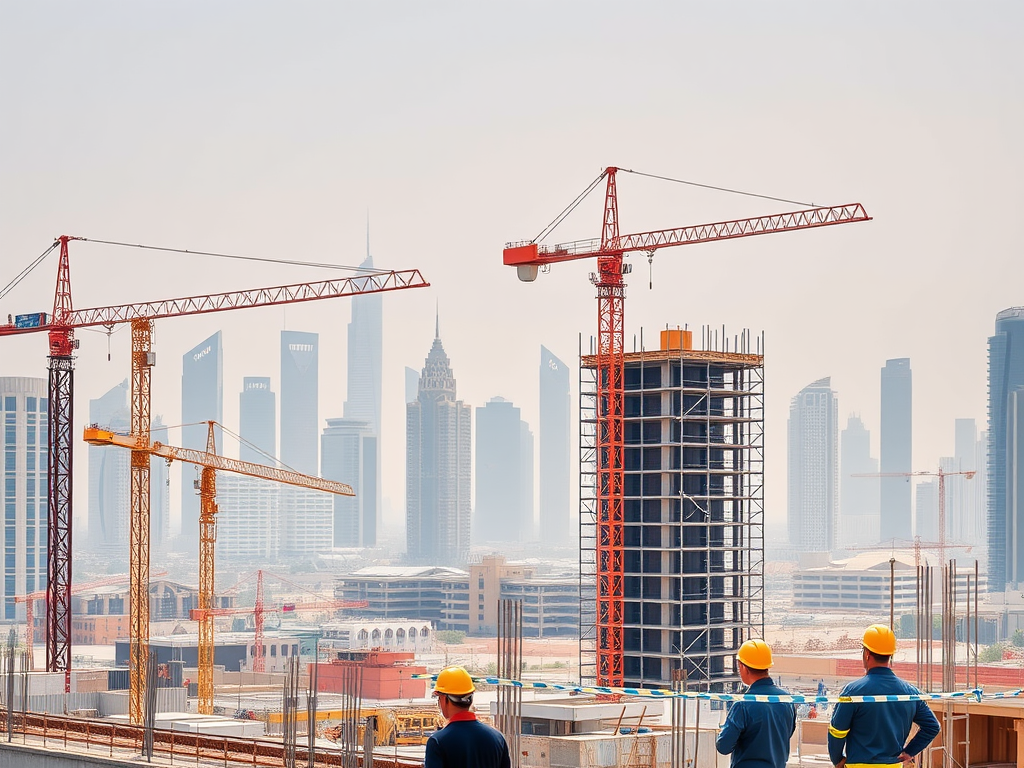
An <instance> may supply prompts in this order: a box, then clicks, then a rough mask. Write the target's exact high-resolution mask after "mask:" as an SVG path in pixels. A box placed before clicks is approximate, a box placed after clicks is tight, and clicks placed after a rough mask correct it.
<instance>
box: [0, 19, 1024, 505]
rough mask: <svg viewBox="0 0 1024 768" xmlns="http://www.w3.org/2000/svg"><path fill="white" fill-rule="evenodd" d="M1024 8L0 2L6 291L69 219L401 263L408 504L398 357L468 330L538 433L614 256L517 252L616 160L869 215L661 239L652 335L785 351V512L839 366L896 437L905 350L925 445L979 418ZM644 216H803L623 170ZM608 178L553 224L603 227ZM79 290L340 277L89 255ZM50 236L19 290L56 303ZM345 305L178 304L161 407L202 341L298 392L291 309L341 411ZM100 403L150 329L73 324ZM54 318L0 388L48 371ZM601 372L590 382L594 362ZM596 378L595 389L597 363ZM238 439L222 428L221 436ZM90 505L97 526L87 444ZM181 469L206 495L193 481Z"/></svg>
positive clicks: (1012, 220)
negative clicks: (793, 441) (796, 464)
mask: <svg viewBox="0 0 1024 768" xmlns="http://www.w3.org/2000/svg"><path fill="white" fill-rule="evenodd" d="M1022 35H1024V6H1022V5H1021V4H1020V3H1014V2H1005V3H995V2H990V3H937V2H919V3H899V2H884V3H883V2H876V3H857V4H853V5H851V4H849V3H822V2H802V3H778V2H773V3H764V2H734V3H714V4H712V3H690V2H663V3H654V2H629V3H626V2H619V3H599V2H586V3H584V2H573V3H570V2H561V3H559V2H544V3H540V2H537V3H528V2H518V3H439V2H431V3H422V2H415V3H414V2H409V3H362V4H355V3H341V2H323V3H302V2H299V3H266V2H251V1H247V2H220V3H207V2H203V3H199V2H175V3H169V2H165V3H155V2H150V3H139V2H87V3H82V2H75V3H70V2H69V3H49V2H33V3H15V2H11V1H10V0H3V2H0V68H2V71H3V72H4V76H3V77H2V78H0V109H2V115H3V118H2V120H0V286H2V285H3V284H6V283H7V281H8V280H10V279H11V278H12V277H13V276H14V275H15V274H17V273H18V272H19V271H20V270H21V269H22V268H23V267H24V266H25V265H27V264H28V263H29V262H30V261H31V260H32V259H33V258H35V257H36V256H37V255H39V254H40V253H41V252H42V251H44V250H45V249H46V248H47V247H48V245H49V243H50V242H51V240H52V238H53V237H55V236H57V235H61V234H71V235H80V236H84V237H89V238H95V239H109V240H120V241H129V242H136V243H146V244H155V245H166V246H173V247H179V248H187V249H193V250H208V251H219V252H227V253H234V254H244V255H251V256H263V257H271V258H284V259H303V260H314V261H323V262H332V263H338V264H358V263H359V261H360V260H361V259H362V258H363V255H364V251H365V238H366V233H365V222H366V217H367V212H369V216H370V221H371V240H372V251H373V254H374V258H375V261H376V263H377V264H378V265H380V266H386V267H390V268H401V269H405V268H411V267H417V268H419V269H421V270H422V272H423V274H424V275H425V276H426V278H427V279H428V280H429V281H430V282H431V283H432V287H431V288H428V289H421V290H416V291H407V292H404V293H395V294H391V295H388V296H387V297H386V298H385V301H384V311H385V328H384V334H385V350H384V378H385V383H384V401H385V412H384V432H385V434H384V435H383V450H384V464H385V466H384V494H385V496H387V497H390V499H391V503H392V506H393V507H394V508H395V509H396V510H401V509H402V508H403V505H404V448H405V445H404V406H403V401H404V376H403V369H404V367H405V366H407V365H408V366H413V367H415V368H417V369H419V368H420V367H422V365H423V359H424V357H425V356H426V354H427V351H428V350H429V348H430V343H431V339H432V338H433V334H434V308H435V305H439V306H440V315H441V335H442V338H443V341H444V345H445V349H446V350H447V351H448V353H449V355H450V357H451V360H452V365H453V367H454V370H455V374H456V377H457V379H458V386H459V396H460V397H461V398H463V399H465V400H466V401H467V402H468V403H470V404H472V405H473V406H474V407H475V406H479V405H483V404H484V403H485V402H486V401H487V400H488V399H490V398H491V397H493V396H495V395H501V396H503V397H505V398H508V399H510V400H512V401H513V402H514V403H515V404H516V405H520V406H522V408H523V412H524V418H525V419H526V420H527V421H528V422H530V423H531V425H532V426H534V428H535V425H536V418H537V369H538V364H539V354H540V353H539V347H540V345H541V344H544V345H546V346H548V347H549V348H550V349H551V350H553V351H554V352H555V353H556V354H558V355H560V356H561V357H562V358H563V359H565V360H566V361H567V362H569V363H570V364H571V363H572V361H573V359H574V357H575V355H576V352H577V347H578V338H579V334H581V333H583V334H585V335H589V334H591V333H593V332H594V330H595V328H596V301H595V299H594V289H593V287H592V286H591V285H590V283H589V282H588V280H587V275H588V273H589V272H590V271H591V270H592V269H593V268H594V265H593V264H588V263H569V264H564V265H559V266H556V267H555V268H554V269H553V270H552V271H551V273H550V274H547V275H542V276H541V277H540V279H538V281H537V282H536V283H534V284H529V285H528V284H523V283H519V282H518V281H517V280H516V278H515V273H514V271H513V270H512V269H511V268H507V267H504V266H502V263H501V251H502V247H503V246H504V244H505V242H506V241H508V240H518V239H529V238H532V237H533V236H534V235H535V234H537V233H538V232H539V231H540V230H541V228H542V227H543V226H544V225H545V224H547V223H548V221H550V220H551V219H552V218H554V216H555V215H556V214H557V213H558V212H559V211H560V210H561V209H562V208H563V207H564V206H565V205H567V204H568V203H569V202H570V201H571V200H572V199H573V198H574V197H575V196H576V194H577V193H578V192H579V191H581V190H582V189H583V188H584V187H585V186H586V185H587V184H588V183H589V182H590V181H591V180H592V179H593V178H594V177H596V176H597V175H598V173H600V171H601V169H602V168H603V167H605V166H607V165H617V166H620V167H624V168H633V169H636V170H640V171H644V172H647V173H653V174H659V175H664V176H670V177H674V178H682V179H688V180H694V181H698V182H702V183H706V184H712V185H719V186H724V187H731V188H739V189H744V190H750V191H753V192H758V193H762V194H767V195H774V196H778V197H784V198H788V199H793V200H802V201H808V202H813V203H818V204H841V203H849V202H861V203H863V204H864V205H865V207H866V208H867V211H868V213H869V214H870V215H872V216H873V217H874V221H872V222H870V223H866V224H856V225H848V226H842V227H833V228H828V229H824V230H821V231H817V232H804V233H794V234H785V235H773V236H769V237H759V238H751V239H749V240H746V241H737V242H732V243H719V244H709V245H703V246H696V247H692V248H677V249H669V250H664V251H661V252H660V253H659V255H658V256H657V257H656V258H655V262H654V287H653V290H648V287H647V280H648V270H647V264H646V259H644V258H643V257H639V258H638V257H634V258H633V260H634V261H635V262H636V264H635V271H634V273H633V275H632V276H631V278H630V280H629V285H630V287H629V291H628V297H627V301H626V326H627V333H628V335H629V341H628V342H627V347H628V348H629V349H632V335H633V334H635V333H637V334H638V333H639V330H640V328H641V327H643V328H644V329H645V338H647V339H648V340H653V338H654V335H655V333H656V331H657V330H658V329H660V328H663V327H664V326H665V324H666V323H667V324H671V325H673V326H675V325H681V324H686V323H688V324H689V325H690V326H691V327H694V326H697V327H699V326H700V325H701V324H702V323H709V324H711V325H715V326H721V325H722V324H725V325H727V326H728V328H730V329H734V330H736V331H738V330H740V329H741V328H744V327H748V328H751V329H753V330H754V331H755V332H757V331H761V330H763V331H764V332H765V334H766V338H767V358H766V380H767V393H768V401H767V418H766V430H767V450H766V456H767V468H768V475H767V478H766V501H767V506H768V514H769V517H770V518H772V519H776V520H779V521H781V520H783V519H784V516H785V496H786V491H785V488H786V477H785V469H786V468H785V448H786V418H787V414H788V408H789V399H790V397H791V396H792V395H794V394H795V393H796V392H797V391H798V390H799V389H800V388H801V387H803V386H805V385H806V384H808V383H810V382H811V381H814V380H815V379H818V378H821V377H823V376H831V377H832V382H833V386H834V387H835V388H836V389H837V390H838V392H839V402H840V413H841V414H842V415H843V416H842V419H841V421H842V423H843V424H844V425H845V417H846V415H848V414H849V413H853V412H856V413H859V414H860V415H861V416H862V418H863V419H864V422H865V424H866V425H867V426H868V428H869V429H870V430H871V431H872V441H873V444H874V446H875V449H874V452H875V455H876V456H877V444H878V411H879V370H880V368H881V367H882V365H883V364H884V362H885V360H886V359H887V358H891V357H904V356H908V357H910V358H911V360H912V367H913V372H914V468H915V469H930V468H934V467H936V466H937V462H938V457H939V456H941V455H949V454H951V453H952V451H953V419H954V418H957V417H973V418H976V419H977V420H978V422H979V427H980V428H984V422H985V418H986V340H987V337H988V336H989V335H990V334H991V332H992V330H993V324H994V318H995V314H996V313H997V312H998V311H999V310H1001V309H1004V308H1006V307H1009V306H1013V305H1019V304H1024V285H1022V280H1021V276H1022V274H1024V267H1022V266H1021V263H1022V259H1021V253H1022V247H1021V246H1022V239H1024V234H1022V231H1024V230H1022V228H1021V227H1020V224H1019V220H1020V211H1021V210H1022V209H1024V192H1022V185H1021V179H1022V178H1024V149H1022V142H1021V136H1022V135H1024V99H1022V94H1024V49H1022V47H1021V45H1020V40H1021V38H1022ZM619 198H620V213H621V222H622V231H623V232H624V233H625V232H630V231H640V230H643V229H648V228H665V227H673V226H682V225H687V224H698V223H702V222H706V221H716V220H720V219H723V218H734V217H739V216H746V215H756V214H764V213H776V212H780V211H784V210H789V209H791V208H792V206H789V205H786V204H782V203H774V202H770V201H766V200H756V199H751V198H743V197H738V196H734V195H725V194H721V193H716V192H710V191H706V190H698V189H692V188H687V187H682V186H680V185H673V184H667V183H664V182H657V181H654V180H650V179H644V178H640V177H636V176H622V177H621V180H620V189H619ZM599 232H600V199H599V196H598V195H595V196H594V200H593V201H592V203H591V204H590V205H589V206H583V207H581V209H580V210H579V211H578V212H577V213H576V214H575V215H574V216H573V217H572V218H571V219H570V220H569V221H567V222H566V223H565V224H564V225H563V226H562V227H561V228H560V229H559V230H557V231H556V233H555V237H554V238H553V239H554V240H555V241H560V240H566V239H572V238H578V237H595V236H597V235H599ZM71 260H72V261H71V264H72V266H71V270H72V281H73V284H74V291H75V304H76V306H78V307H88V306H98V305H105V304H111V303H122V302H131V301H141V300H146V299H157V298H166V297H172V296H187V295H194V294H204V293H210V292H216V291H221V290H232V289H242V288H252V287H259V286H263V285H275V284H280V283H284V282H297V281H304V280H316V279H323V278H324V277H325V276H326V275H325V273H324V271H315V270H310V269H306V268H297V267H290V268H285V267H270V266H258V265H249V264H247V265H244V266H243V265H240V264H239V263H238V262H230V261H215V260H212V259H209V258H199V257H183V256H167V255H164V256H160V255H156V254H153V253H147V252H142V251H135V250H123V249H115V248H111V247H108V246H101V245H95V244H82V243H73V244H72V251H71ZM55 263H56V262H55V258H53V257H51V258H50V259H49V260H48V261H47V262H46V263H45V264H44V265H43V266H42V267H41V268H40V269H38V270H36V272H35V273H34V275H33V277H32V278H31V279H29V280H27V281H26V282H25V283H23V284H22V285H21V286H20V287H19V288H18V289H17V291H16V292H15V293H13V294H12V295H11V296H9V297H8V298H6V299H4V300H3V301H0V315H6V314H7V313H12V314H17V313H22V312H29V311H39V310H49V309H50V307H51V305H52V296H53V280H54V274H55ZM346 302H347V300H345V299H341V300H336V301H333V302H324V303H319V304H308V305H301V306H295V307H290V308H288V309H287V310H283V309H266V310H252V311H248V312H245V313H244V314H243V313H238V314H235V315H230V314H229V315H219V316H218V315H214V316H206V317H198V318H184V319H170V320H164V321H160V322H159V323H158V324H157V331H156V339H155V346H156V350H157V362H158V366H157V368H156V369H155V372H154V396H153V402H154V413H161V414H162V415H163V417H164V420H165V421H166V422H167V423H169V424H178V423H179V422H180V414H179V410H180V384H179V382H180V375H181V355H182V354H183V353H184V352H185V351H186V350H188V349H190V348H191V347H192V346H193V345H195V344H196V343H198V342H199V341H201V340H202V339H204V338H206V336H208V335H209V334H211V333H212V332H214V331H216V330H218V329H222V330H223V331H224V344H225V349H226V353H225V355H226V359H225V368H224V373H225V416H226V421H227V424H228V426H229V427H231V428H233V429H237V426H238V423H237V420H238V391H239V390H240V388H241V383H242V377H243V376H260V375H269V376H271V377H272V378H273V380H274V388H275V390H277V391H279V384H278V379H279V360H278V332H279V331H280V329H282V328H290V329H296V330H308V331H319V332H320V350H321V352H320V354H321V359H320V368H321V386H320V416H321V420H323V419H325V418H327V417H330V416H339V415H341V410H342V404H343V402H344V399H345V377H344V373H345V370H344V369H345V345H346V333H345V325H346V323H347V322H348V319H349V313H350V308H349V305H348V304H347V303H346ZM80 337H81V339H82V343H81V349H80V350H79V353H78V363H77V374H76V376H77V378H76V386H77V397H78V400H77V403H76V412H77V414H78V421H79V422H80V426H81V425H84V423H85V420H86V417H87V414H88V400H89V399H90V398H94V397H98V396H99V395H100V394H102V393H103V392H105V391H106V390H107V389H108V388H109V387H111V386H113V385H114V384H116V383H118V382H119V381H121V380H122V379H124V378H125V377H126V376H127V375H128V373H129V359H128V351H129V345H130V340H129V338H128V333H127V332H125V331H121V332H119V333H116V334H115V335H114V336H113V337H112V338H111V339H110V350H111V357H112V359H111V361H110V362H107V359H106V355H107V347H108V341H107V339H106V338H105V337H104V335H103V334H100V333H81V334H80ZM45 354H46V343H45V338H44V337H43V336H38V335H35V336H28V337H23V338H19V339H12V338H4V339H3V340H2V341H0V375H25V376H40V377H44V376H45V375H46V359H45ZM574 381H575V377H574ZM574 389H575V384H574ZM235 450H237V449H236V448H235V447H233V446H229V447H228V449H227V451H228V452H229V453H231V452H233V451H235ZM77 456H78V462H79V464H78V467H79V474H78V475H77V478H76V486H77V487H76V516H81V515H84V514H85V502H86V496H85V491H86V475H85V471H84V470H85V461H86V458H85V457H86V451H84V450H80V451H79V452H78V454H77ZM171 487H172V489H175V490H176V489H177V488H178V487H179V486H178V484H177V482H176V481H173V480H172V483H171Z"/></svg>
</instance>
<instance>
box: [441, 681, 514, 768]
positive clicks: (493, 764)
mask: <svg viewBox="0 0 1024 768" xmlns="http://www.w3.org/2000/svg"><path fill="white" fill-rule="evenodd" d="M474 691H476V685H474V683H473V678H472V677H470V676H469V673H468V672H467V671H466V670H465V669H463V668H462V667H448V668H447V669H442V670H441V671H440V672H439V673H438V675H437V681H436V682H435V683H434V697H435V698H436V699H437V706H438V708H439V709H440V710H441V715H442V716H443V717H444V719H445V720H446V721H447V724H446V725H445V727H444V728H442V729H441V730H440V731H437V732H436V733H434V734H432V735H431V737H430V738H429V739H427V751H426V757H425V758H424V760H423V768H511V765H512V760H511V757H510V756H509V753H508V744H507V743H505V737H504V736H502V735H501V732H500V731H497V730H495V729H494V728H491V726H489V725H484V724H483V723H481V722H480V721H479V720H477V719H476V715H475V714H473V713H472V712H471V711H470V707H472V706H473V693H474Z"/></svg>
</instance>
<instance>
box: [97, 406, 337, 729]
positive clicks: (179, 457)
mask: <svg viewBox="0 0 1024 768" xmlns="http://www.w3.org/2000/svg"><path fill="white" fill-rule="evenodd" d="M214 426H216V422H214V421H208V422H207V427H208V431H207V438H206V450H205V451H199V450H195V449H193V448H176V447H174V446H173V445H165V444H164V443H160V442H154V443H149V442H148V433H146V436H145V437H140V436H138V435H121V434H117V433H115V432H112V431H110V430H109V429H102V428H100V427H97V426H95V425H93V426H89V427H86V429H85V442H87V443H89V444H90V445H116V446H118V447H120V448H127V449H128V450H130V451H132V453H133V455H134V454H135V453H141V454H145V455H146V456H147V461H148V456H149V455H152V456H160V457H162V458H164V459H167V461H184V462H188V463H190V464H196V465H197V466H200V467H202V474H201V476H200V481H199V499H200V512H199V608H198V610H194V611H192V618H194V619H196V620H197V621H198V622H199V664H198V667H199V714H202V715H212V714H213V649H214V641H213V620H214V616H215V615H216V614H215V612H214V610H213V609H214V605H213V582H214V575H215V569H214V561H215V553H214V549H215V544H216V542H217V470H223V471H226V472H234V473H235V474H238V475H246V476H248V477H256V478H260V479H262V480H271V481H273V482H277V483H285V484H287V485H296V486H299V487H301V488H311V489H313V490H317V491H324V492H325V493H334V494H337V495H340V496H355V492H354V491H353V490H352V487H351V486H349V485H346V484H345V483H339V482H336V481H334V480H324V479H322V478H319V477H312V476H310V475H304V474H302V473H301V472H293V471H291V470H286V469H278V468H276V467H268V466H265V465H263V464H253V463H251V462H248V461H238V460H237V459H229V458H227V457H225V456H219V455H218V454H217V446H216V441H215V438H214V429H213V428H214Z"/></svg>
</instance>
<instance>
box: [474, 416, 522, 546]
mask: <svg viewBox="0 0 1024 768" xmlns="http://www.w3.org/2000/svg"><path fill="white" fill-rule="evenodd" d="M527 462H528V463H527ZM472 527H473V541H476V542H485V541H493V542H518V541H525V540H526V539H528V538H530V536H531V534H532V533H533V433H531V432H530V429H529V427H528V426H527V424H526V422H524V421H523V420H522V419H521V418H520V412H519V409H518V408H516V407H515V406H514V405H512V403H510V402H508V401H507V400H505V399H504V398H501V397H496V398H494V399H492V400H491V401H490V402H488V403H487V405H485V406H483V407H481V408H477V409H476V504H475V506H474V512H473V526H472Z"/></svg>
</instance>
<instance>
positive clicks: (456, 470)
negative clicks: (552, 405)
mask: <svg viewBox="0 0 1024 768" xmlns="http://www.w3.org/2000/svg"><path fill="white" fill-rule="evenodd" d="M471 422H472V413H471V411H470V407H469V406H468V405H466V404H465V403H463V402H462V401H461V400H456V399H455V375H454V374H453V373H452V369H451V365H450V364H449V361H448V355H447V354H445V351H444V347H443V346H442V345H441V331H440V326H438V328H437V329H436V330H435V335H434V344H433V346H432V347H431V348H430V353H429V354H428V355H427V359H426V363H425V364H424V366H423V373H422V374H421V375H420V380H419V386H418V392H417V395H416V400H414V401H412V402H410V403H408V404H407V405H406V417H405V425H406V428H405V435H406V462H405V517H406V524H405V537H406V554H407V557H408V558H409V560H410V561H411V562H414V563H426V564H430V565H464V564H465V563H466V561H467V560H468V558H469V535H470V485H471V483H470V481H471V474H470V473H471V472H472V431H471V430H472V426H471Z"/></svg>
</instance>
